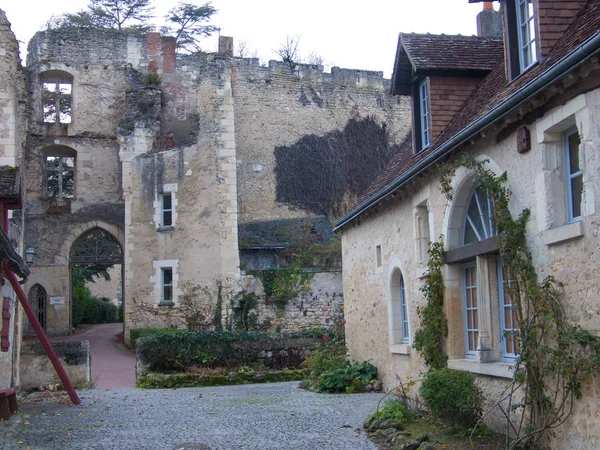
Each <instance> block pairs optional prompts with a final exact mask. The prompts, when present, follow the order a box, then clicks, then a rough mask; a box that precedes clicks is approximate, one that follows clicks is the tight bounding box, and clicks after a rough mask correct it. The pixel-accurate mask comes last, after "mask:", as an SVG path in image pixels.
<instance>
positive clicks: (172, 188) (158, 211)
mask: <svg viewBox="0 0 600 450" xmlns="http://www.w3.org/2000/svg"><path fill="white" fill-rule="evenodd" d="M159 189H160V191H158V192H156V194H155V197H154V204H153V206H154V225H155V226H156V229H157V231H172V230H173V229H174V228H175V224H176V223H177V216H178V214H177V204H178V202H177V183H170V184H164V185H163V186H162V188H161V187H160V186H159ZM165 194H170V196H171V210H170V211H171V224H170V225H165V224H164V218H165V216H164V212H165V209H164V195H165Z"/></svg>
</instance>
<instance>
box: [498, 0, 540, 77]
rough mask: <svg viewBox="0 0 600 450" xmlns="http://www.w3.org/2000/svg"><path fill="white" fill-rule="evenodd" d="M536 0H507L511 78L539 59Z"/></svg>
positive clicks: (507, 46)
mask: <svg viewBox="0 0 600 450" xmlns="http://www.w3.org/2000/svg"><path fill="white" fill-rule="evenodd" d="M535 5H536V3H535V0H511V1H508V2H506V27H507V30H508V33H507V34H506V38H507V43H506V48H507V49H508V53H507V58H508V65H509V68H510V71H509V73H510V78H511V79H512V78H516V77H518V76H519V75H520V74H521V73H523V72H524V71H525V70H527V69H528V68H529V67H531V66H532V65H533V64H535V63H536V62H537V60H538V59H539V48H538V30H537V19H536V7H535Z"/></svg>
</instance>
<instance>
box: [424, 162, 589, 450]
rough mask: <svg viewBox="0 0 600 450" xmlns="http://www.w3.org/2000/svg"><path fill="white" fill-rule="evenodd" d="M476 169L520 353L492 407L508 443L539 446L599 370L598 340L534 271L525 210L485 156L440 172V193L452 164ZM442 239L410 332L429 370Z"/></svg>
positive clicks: (435, 343)
mask: <svg viewBox="0 0 600 450" xmlns="http://www.w3.org/2000/svg"><path fill="white" fill-rule="evenodd" d="M461 166H462V167H466V168H468V169H470V170H472V171H474V172H475V174H476V175H475V184H476V186H477V187H479V188H480V189H482V190H484V191H486V192H487V193H488V196H489V198H490V199H491V200H492V205H493V217H494V224H495V226H496V230H497V233H498V247H499V251H500V256H501V260H502V266H503V267H502V269H503V270H504V273H505V279H506V280H510V286H505V289H506V290H507V292H508V294H509V295H510V297H511V299H512V303H513V309H514V312H515V316H516V322H517V324H518V330H519V331H518V334H517V336H516V339H517V342H518V354H519V356H518V357H517V359H516V361H515V366H514V378H513V381H512V383H510V384H509V386H508V387H507V388H506V390H505V391H504V392H503V394H502V395H501V398H500V399H499V400H498V402H497V403H496V405H495V406H494V407H496V408H499V410H500V411H501V413H502V414H503V416H504V417H505V418H506V423H507V433H506V447H507V448H511V449H516V448H541V447H543V445H545V443H546V439H547V437H548V436H549V435H550V434H551V433H552V432H553V430H554V429H556V428H557V427H559V426H561V425H562V424H564V423H565V421H566V420H567V419H568V418H569V416H570V414H571V412H572V407H573V403H574V401H575V400H576V399H579V398H580V397H581V396H582V384H583V383H584V381H585V380H586V379H589V378H590V377H592V376H595V375H597V374H598V373H599V371H600V337H598V336H595V335H593V334H591V333H590V332H589V331H588V330H585V329H583V328H582V327H581V326H579V325H576V324H573V323H571V322H570V320H569V319H568V317H567V315H566V313H565V310H564V304H563V297H564V295H563V292H562V286H563V285H562V284H561V283H560V282H558V281H557V280H555V279H554V277H552V276H548V277H546V278H544V279H543V280H541V281H540V280H539V279H538V274H537V271H536V268H535V265H534V262H533V258H532V256H531V252H530V250H529V247H528V245H527V237H526V224H527V220H528V218H529V216H530V211H529V210H528V209H524V210H523V211H522V212H521V214H520V215H519V216H518V217H517V218H516V219H515V218H513V216H512V215H511V213H510V211H509V208H508V204H509V201H510V196H511V192H510V190H509V189H508V188H507V187H506V181H507V174H506V173H503V174H501V175H499V176H497V175H496V174H494V173H493V172H492V171H491V170H489V169H487V168H486V161H483V162H482V161H476V160H475V159H474V158H472V157H471V156H468V155H465V156H462V157H459V158H457V159H456V160H455V161H454V162H453V163H451V164H449V165H446V166H444V167H442V170H440V173H441V175H440V183H441V190H442V192H443V193H444V195H445V196H446V198H447V200H448V201H451V200H452V184H451V179H452V176H453V174H454V173H455V170H456V169H457V168H458V167H461ZM441 250H442V247H441V244H433V245H432V246H431V248H430V256H431V261H430V274H429V276H428V277H427V281H426V284H425V287H424V288H423V292H424V293H425V295H426V297H427V300H428V302H427V306H425V307H424V308H423V309H421V310H420V311H419V314H420V316H421V320H422V328H421V329H420V330H418V331H417V333H416V334H415V348H417V349H418V350H419V351H420V352H421V355H422V356H423V357H424V358H425V360H426V363H427V365H428V366H429V367H430V368H433V369H435V368H439V367H442V366H443V365H444V364H445V356H442V354H441V345H440V343H441V341H442V340H443V337H444V336H445V335H446V333H447V326H445V325H444V320H442V318H441V316H440V311H441V305H442V304H443V290H444V285H443V278H442V276H441V264H442V260H441V258H442V251H441Z"/></svg>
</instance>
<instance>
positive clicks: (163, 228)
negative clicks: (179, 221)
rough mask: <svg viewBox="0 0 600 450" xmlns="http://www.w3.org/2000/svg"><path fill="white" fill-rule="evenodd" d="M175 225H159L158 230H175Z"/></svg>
mask: <svg viewBox="0 0 600 450" xmlns="http://www.w3.org/2000/svg"><path fill="white" fill-rule="evenodd" d="M174 230H175V227H173V226H172V225H169V226H168V227H158V228H157V229H156V231H158V232H159V233H161V232H165V231H174Z"/></svg>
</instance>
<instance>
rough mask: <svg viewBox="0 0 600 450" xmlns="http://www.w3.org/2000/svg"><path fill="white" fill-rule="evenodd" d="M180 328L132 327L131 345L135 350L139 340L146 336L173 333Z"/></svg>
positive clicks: (130, 333) (130, 332)
mask: <svg viewBox="0 0 600 450" xmlns="http://www.w3.org/2000/svg"><path fill="white" fill-rule="evenodd" d="M177 332H179V330H177V329H175V328H132V329H131V330H130V331H129V335H130V345H131V348H132V349H134V350H135V348H136V347H137V340H138V339H140V338H143V337H146V336H153V335H155V334H161V333H162V334H173V333H177Z"/></svg>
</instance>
